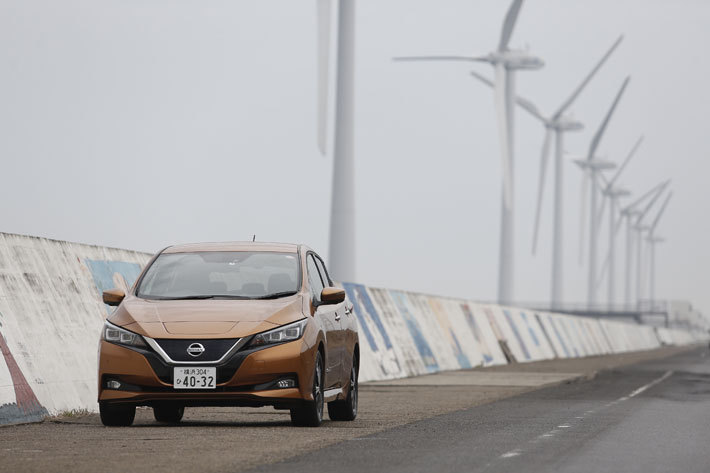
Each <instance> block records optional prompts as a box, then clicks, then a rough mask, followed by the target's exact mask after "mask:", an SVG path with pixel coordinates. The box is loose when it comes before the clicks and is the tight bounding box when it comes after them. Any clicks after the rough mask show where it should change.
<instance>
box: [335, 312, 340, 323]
mask: <svg viewBox="0 0 710 473" xmlns="http://www.w3.org/2000/svg"><path fill="white" fill-rule="evenodd" d="M335 320H336V322H337V321H338V320H340V314H338V313H337V312H336V313H335Z"/></svg>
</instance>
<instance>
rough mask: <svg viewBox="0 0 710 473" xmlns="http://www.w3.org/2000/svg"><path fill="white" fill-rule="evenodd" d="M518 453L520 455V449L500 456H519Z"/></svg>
mask: <svg viewBox="0 0 710 473" xmlns="http://www.w3.org/2000/svg"><path fill="white" fill-rule="evenodd" d="M518 455H520V450H511V451H510V452H508V453H504V454H503V455H501V456H500V457H501V458H512V457H517V456H518Z"/></svg>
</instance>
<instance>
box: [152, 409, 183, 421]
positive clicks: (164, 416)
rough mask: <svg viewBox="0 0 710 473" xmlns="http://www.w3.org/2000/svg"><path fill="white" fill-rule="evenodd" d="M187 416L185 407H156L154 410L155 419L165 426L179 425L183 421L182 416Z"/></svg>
mask: <svg viewBox="0 0 710 473" xmlns="http://www.w3.org/2000/svg"><path fill="white" fill-rule="evenodd" d="M183 414H185V408H184V407H183V406H171V405H166V406H155V407H154V408H153V417H155V420H157V421H158V422H162V423H164V424H177V423H178V422H180V421H181V420H182V416H183Z"/></svg>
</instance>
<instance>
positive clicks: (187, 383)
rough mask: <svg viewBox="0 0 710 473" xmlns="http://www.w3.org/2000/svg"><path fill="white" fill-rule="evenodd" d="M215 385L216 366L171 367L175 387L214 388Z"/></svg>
mask: <svg viewBox="0 0 710 473" xmlns="http://www.w3.org/2000/svg"><path fill="white" fill-rule="evenodd" d="M216 385H217V368H214V367H212V368H193V367H192V366H190V367H184V366H180V367H177V368H173V387H174V388H175V389H214V388H215V387H216Z"/></svg>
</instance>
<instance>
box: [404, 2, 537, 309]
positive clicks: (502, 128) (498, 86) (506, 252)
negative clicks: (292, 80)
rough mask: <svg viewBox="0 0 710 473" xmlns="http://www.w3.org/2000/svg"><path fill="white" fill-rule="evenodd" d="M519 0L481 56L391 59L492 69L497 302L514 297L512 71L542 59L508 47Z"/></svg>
mask: <svg viewBox="0 0 710 473" xmlns="http://www.w3.org/2000/svg"><path fill="white" fill-rule="evenodd" d="M522 4H523V0H513V2H512V4H511V5H510V8H509V9H508V13H507V14H506V16H505V20H504V22H503V30H502V32H501V36H500V41H499V43H498V48H497V49H496V50H495V51H493V52H491V53H489V54H487V55H483V56H465V55H461V56H416V57H400V58H395V60H399V61H464V62H486V63H488V64H491V65H492V66H493V68H494V70H495V104H496V110H497V115H498V138H499V142H500V148H501V169H502V171H503V192H502V194H503V203H502V206H501V231H500V256H499V269H498V271H499V273H498V302H499V303H501V304H510V303H512V302H513V299H514V285H513V282H514V276H515V273H514V249H515V248H514V245H513V236H514V234H515V230H514V223H515V219H514V215H515V214H514V203H513V200H514V187H515V186H514V177H513V164H514V159H513V154H514V153H513V151H514V146H513V145H514V139H513V138H514V129H515V127H514V118H515V114H514V108H515V72H516V71H517V70H521V69H522V70H535V69H540V68H541V67H543V65H544V62H543V61H542V59H540V58H538V57H536V56H532V55H530V54H528V53H527V52H526V51H521V50H513V49H510V48H509V47H508V44H509V43H510V38H511V36H512V35H513V29H514V27H515V22H516V21H517V19H518V14H519V13H520V8H521V7H522Z"/></svg>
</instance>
